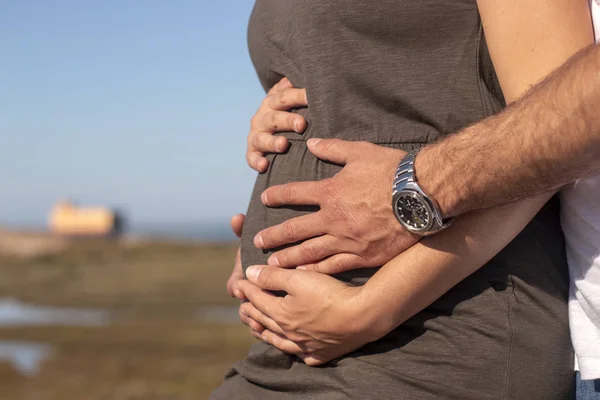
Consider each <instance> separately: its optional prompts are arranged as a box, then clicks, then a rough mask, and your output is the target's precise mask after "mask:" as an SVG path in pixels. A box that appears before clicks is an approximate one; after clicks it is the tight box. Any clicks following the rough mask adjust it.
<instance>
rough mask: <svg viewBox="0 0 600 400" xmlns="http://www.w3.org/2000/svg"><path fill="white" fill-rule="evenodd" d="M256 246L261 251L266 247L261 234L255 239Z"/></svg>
mask: <svg viewBox="0 0 600 400" xmlns="http://www.w3.org/2000/svg"><path fill="white" fill-rule="evenodd" d="M254 245H255V246H256V247H258V248H259V249H262V248H263V247H265V242H264V241H263V238H262V236H261V234H260V233H259V234H258V235H256V236H255V237H254Z"/></svg>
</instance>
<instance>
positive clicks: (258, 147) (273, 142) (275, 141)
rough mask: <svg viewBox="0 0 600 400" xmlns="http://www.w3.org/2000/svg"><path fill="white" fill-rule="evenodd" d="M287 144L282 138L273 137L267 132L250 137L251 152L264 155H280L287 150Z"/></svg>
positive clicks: (285, 139)
mask: <svg viewBox="0 0 600 400" xmlns="http://www.w3.org/2000/svg"><path fill="white" fill-rule="evenodd" d="M288 145H289V142H288V140H287V138H285V137H283V136H273V134H271V133H269V132H259V133H256V134H254V136H252V146H251V151H258V152H260V153H262V154H264V153H282V152H284V151H286V150H287V148H288Z"/></svg>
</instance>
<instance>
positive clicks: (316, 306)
mask: <svg viewBox="0 0 600 400" xmlns="http://www.w3.org/2000/svg"><path fill="white" fill-rule="evenodd" d="M246 275H247V276H248V280H241V281H238V282H237V283H236V285H235V287H236V290H239V291H240V292H242V293H243V294H244V296H245V297H246V298H247V299H248V300H249V302H246V303H243V304H242V305H241V307H240V317H241V319H242V321H243V322H244V323H246V324H248V325H250V327H251V328H252V333H253V335H254V336H255V337H256V338H258V339H260V340H263V341H265V342H267V343H270V344H272V345H273V346H275V347H277V348H278V349H280V350H282V351H285V352H287V353H291V354H296V355H298V356H299V357H300V358H301V359H302V360H304V362H305V363H306V364H307V365H309V366H316V365H320V364H323V363H325V362H327V361H330V360H332V359H334V358H337V357H340V356H342V355H344V354H348V353H350V352H351V351H353V350H356V349H358V348H360V347H362V346H364V345H365V344H366V343H369V342H372V341H374V340H377V339H379V338H380V337H382V336H384V335H385V334H386V333H387V332H388V331H389V330H390V329H392V328H393V326H391V325H390V326H387V323H386V324H383V325H382V324H380V323H377V320H381V318H380V316H378V315H377V313H375V312H370V310H372V309H374V308H375V307H374V306H373V305H372V304H371V303H370V301H371V302H372V301H373V299H375V297H374V296H372V298H371V300H369V296H368V295H367V292H366V291H365V289H364V286H359V287H353V286H348V285H346V284H344V283H342V282H340V281H338V280H337V279H335V278H332V277H330V276H327V275H323V274H318V273H315V272H311V271H300V270H285V269H280V268H273V267H268V266H253V267H250V268H248V270H247V271H246ZM271 290H282V291H285V292H286V293H287V295H286V296H285V297H277V296H275V295H273V294H272V293H270V292H268V291H271ZM384 319H385V320H389V319H390V318H389V317H386V318H384ZM253 325H257V326H259V327H260V328H259V329H258V330H256V329H254V328H253ZM383 326H385V328H383ZM263 327H264V328H263Z"/></svg>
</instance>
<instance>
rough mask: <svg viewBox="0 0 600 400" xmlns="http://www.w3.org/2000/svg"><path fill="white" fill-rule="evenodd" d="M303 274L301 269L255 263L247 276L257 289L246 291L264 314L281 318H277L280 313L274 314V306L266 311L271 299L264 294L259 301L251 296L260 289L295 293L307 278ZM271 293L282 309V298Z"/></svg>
mask: <svg viewBox="0 0 600 400" xmlns="http://www.w3.org/2000/svg"><path fill="white" fill-rule="evenodd" d="M301 275H303V273H302V272H301V271H295V270H288V269H281V268H276V267H269V266H263V265H253V266H251V267H249V268H248V269H247V270H246V276H247V277H248V280H249V281H250V282H248V284H253V286H254V288H255V290H252V292H253V293H250V292H246V296H248V299H250V302H251V303H252V304H253V305H254V307H256V308H258V309H259V310H260V311H261V312H262V313H263V314H266V315H267V316H268V317H270V318H272V319H274V320H279V319H278V318H277V316H278V315H279V313H277V314H276V315H273V313H272V312H273V311H274V310H273V307H271V312H266V311H267V310H266V308H267V307H268V306H269V305H272V304H273V301H272V300H271V299H268V298H265V297H264V296H262V297H261V296H258V298H257V301H254V299H252V298H250V296H253V295H254V294H255V293H254V292H255V291H256V290H260V289H265V290H278V291H285V292H287V293H289V294H293V293H295V292H296V291H297V289H298V288H299V287H300V286H301V282H303V281H304V279H305V277H302V276H301ZM240 283H242V282H240ZM261 292H263V293H267V292H265V291H264V290H261ZM269 295H270V296H272V297H274V298H275V299H277V309H278V310H281V301H282V298H281V297H275V296H274V295H272V294H270V293H269Z"/></svg>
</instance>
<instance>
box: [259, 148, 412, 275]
mask: <svg viewBox="0 0 600 400" xmlns="http://www.w3.org/2000/svg"><path fill="white" fill-rule="evenodd" d="M308 148H309V150H310V151H311V152H312V153H313V154H314V155H315V156H317V157H318V158H320V159H322V160H327V161H330V162H333V163H336V164H341V165H345V166H344V168H343V169H342V170H341V171H340V172H339V173H338V174H336V175H335V176H334V177H333V178H330V179H325V180H322V181H317V182H295V183H288V184H285V185H280V186H273V187H271V188H269V189H267V190H265V191H264V192H263V194H262V196H261V199H262V202H263V204H265V205H267V206H269V207H277V206H283V205H319V206H320V210H319V211H318V212H316V213H313V214H310V215H307V216H302V217H298V218H293V219H291V220H288V221H286V222H284V223H282V224H280V225H276V226H273V227H270V228H268V229H265V230H263V231H261V232H259V233H258V234H257V235H256V237H255V238H254V244H255V246H256V247H258V248H261V249H270V248H274V247H278V246H282V245H285V244H289V243H294V242H298V241H301V240H305V239H308V240H306V241H305V242H303V243H302V244H299V245H295V246H292V247H289V248H286V249H285V250H281V251H278V252H276V253H274V254H272V255H271V257H270V258H269V260H268V264H269V265H273V266H279V267H296V266H302V268H306V269H309V270H315V271H318V272H321V273H326V274H335V273H340V272H343V271H347V270H351V269H355V268H361V267H376V266H379V265H383V264H385V263H386V262H388V261H389V260H391V259H392V258H394V257H395V256H396V255H398V254H400V253H401V252H403V251H404V250H406V249H407V248H409V247H410V246H412V245H413V244H414V243H416V242H417V241H418V237H417V236H416V235H413V234H411V233H409V232H407V231H406V230H404V229H403V228H402V226H401V225H400V223H398V221H397V220H396V218H395V216H394V213H393V211H392V182H393V179H394V175H395V172H396V168H397V167H398V163H399V162H400V160H401V159H402V157H403V156H404V155H405V154H406V153H405V152H404V151H401V150H395V149H390V148H386V147H382V146H377V145H374V144H371V143H366V142H349V141H343V140H339V139H324V140H320V139H310V140H309V141H308Z"/></svg>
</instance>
